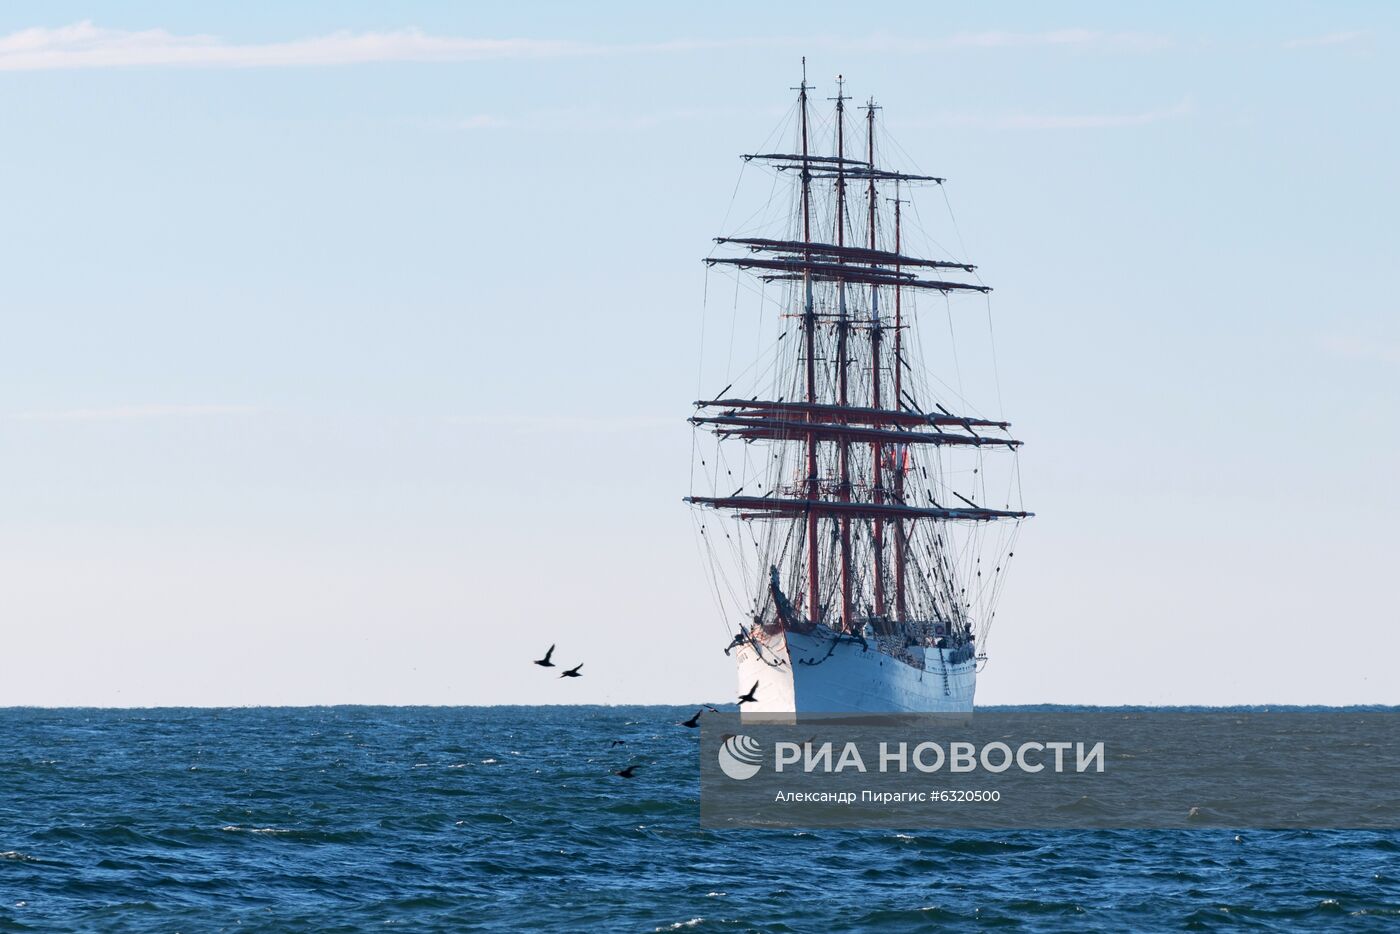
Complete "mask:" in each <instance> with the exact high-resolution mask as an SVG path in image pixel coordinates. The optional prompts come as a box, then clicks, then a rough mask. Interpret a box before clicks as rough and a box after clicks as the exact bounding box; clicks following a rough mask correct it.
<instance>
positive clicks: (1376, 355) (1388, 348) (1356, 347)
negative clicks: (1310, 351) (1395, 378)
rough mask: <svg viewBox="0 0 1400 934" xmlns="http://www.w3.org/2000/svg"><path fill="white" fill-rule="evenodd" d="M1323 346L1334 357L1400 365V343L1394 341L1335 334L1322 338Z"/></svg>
mask: <svg viewBox="0 0 1400 934" xmlns="http://www.w3.org/2000/svg"><path fill="white" fill-rule="evenodd" d="M1322 347H1323V349H1324V350H1326V351H1327V352H1328V353H1330V354H1332V355H1333V356H1334V357H1342V358H1343V359H1346V360H1369V361H1371V362H1372V363H1390V364H1396V365H1400V343H1395V342H1393V341H1384V340H1363V339H1362V338H1359V337H1346V336H1341V335H1336V334H1334V335H1331V336H1328V337H1324V338H1323V339H1322Z"/></svg>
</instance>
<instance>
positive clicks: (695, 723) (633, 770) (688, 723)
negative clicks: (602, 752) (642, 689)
mask: <svg viewBox="0 0 1400 934" xmlns="http://www.w3.org/2000/svg"><path fill="white" fill-rule="evenodd" d="M555 648H556V646H554V645H551V646H550V647H549V651H547V652H545V653H544V658H537V659H535V664H536V665H539V666H540V667H541V668H557V667H559V666H558V665H555V664H554V649H555ZM582 667H583V662H579V663H578V664H577V665H575V666H574V667H572V668H567V669H565V670H564V671H563V672H561V673H560V675H559V677H561V678H582V677H583V675H582V674H580V673H579V669H580V668H582ZM757 700H758V682H757V681H755V682H754V683H753V687H751V688H749V690H748V693H746V694H741V695H739V706H740V707H742V706H744V705H745V704H752V703H754V702H755V701H757ZM707 710H708V711H711V712H712V713H719V708H718V707H714V706H711V705H710V704H705V705H703V706H702V707H701V708H700V709H699V710H697V711H695V715H694V716H693V717H691V718H690V719H689V720H679V721H677V722H676V726H683V727H686V728H687V729H691V730H693V729H696V728H697V727H699V726H700V716H701V715H702V714H703V713H704V712H705V711H707ZM626 745H627V740H625V739H615V740H613V741H612V743H611V744H609V746H608V748H609V749H615V748H617V747H618V746H626ZM613 774H614V775H619V776H621V777H622V778H636V776H637V765H636V763H633V764H632V765H629V766H627V768H625V769H618V770H617V771H615V772H613Z"/></svg>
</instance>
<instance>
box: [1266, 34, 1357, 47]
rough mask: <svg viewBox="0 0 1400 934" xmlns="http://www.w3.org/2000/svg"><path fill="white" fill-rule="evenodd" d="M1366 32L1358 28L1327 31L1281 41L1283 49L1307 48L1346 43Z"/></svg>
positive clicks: (1353, 40)
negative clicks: (1345, 30)
mask: <svg viewBox="0 0 1400 934" xmlns="http://www.w3.org/2000/svg"><path fill="white" fill-rule="evenodd" d="M1365 35H1366V33H1364V32H1362V31H1361V30H1359V29H1354V30H1350V31H1347V32H1329V33H1327V34H1326V35H1323V36H1304V37H1302V38H1299V39H1289V40H1287V41H1286V42H1284V43H1283V47H1284V48H1285V49H1309V48H1316V47H1318V46H1326V45H1346V44H1347V43H1349V42H1355V41H1356V40H1357V39H1360V38H1362V37H1363V36H1365Z"/></svg>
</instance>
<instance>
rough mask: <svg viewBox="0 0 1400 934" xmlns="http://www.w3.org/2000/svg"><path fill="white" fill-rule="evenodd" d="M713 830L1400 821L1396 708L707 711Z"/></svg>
mask: <svg viewBox="0 0 1400 934" xmlns="http://www.w3.org/2000/svg"><path fill="white" fill-rule="evenodd" d="M702 726H703V729H702V736H701V747H702V748H701V756H700V766H701V801H700V803H701V819H702V823H704V824H705V825H706V826H712V827H736V826H767V827H772V826H793V827H809V826H829V827H867V826H868V827H900V828H908V827H920V826H936V827H1002V828H1013V827H1025V828H1037V827H1193V826H1197V827H1198V826H1229V827H1237V828H1244V827H1357V828H1367V827H1374V828H1394V827H1400V789H1397V786H1396V783H1395V782H1394V779H1393V776H1394V775H1395V774H1400V730H1398V729H1397V728H1400V712H1397V711H1394V710H1389V711H1366V712H1359V713H1358V712H1349V711H1339V712H1328V713H1316V712H1297V711H1284V712H1270V713H1261V712H1257V711H1205V712H1180V711H1171V712H1152V711H1141V710H1138V711H1103V710H1096V711H1076V712H1062V711H1050V712H1047V711H1005V710H991V711H979V712H977V713H976V714H975V715H973V716H971V717H969V716H968V715H966V714H962V715H952V716H950V715H938V714H930V715H917V716H909V715H905V716H898V717H864V718H862V719H860V720H859V721H852V720H851V719H849V718H842V717H821V716H805V717H802V718H800V719H798V720H797V721H796V722H791V721H789V722H764V721H762V720H742V719H741V718H740V717H739V716H738V715H734V714H724V715H711V716H708V717H707V718H706V719H705V720H703V721H702Z"/></svg>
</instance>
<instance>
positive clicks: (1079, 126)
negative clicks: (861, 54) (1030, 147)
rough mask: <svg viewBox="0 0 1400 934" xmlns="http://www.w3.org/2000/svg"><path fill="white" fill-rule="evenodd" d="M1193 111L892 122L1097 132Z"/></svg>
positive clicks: (1186, 107)
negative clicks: (1097, 130)
mask: <svg viewBox="0 0 1400 934" xmlns="http://www.w3.org/2000/svg"><path fill="white" fill-rule="evenodd" d="M1194 112H1195V105H1194V104H1192V102H1191V101H1190V100H1189V99H1183V100H1182V101H1180V102H1179V103H1177V104H1175V105H1174V106H1172V107H1167V108H1164V109H1160V110H1144V111H1137V112H1134V113H1110V114H1093V113H1078V114H1032V113H1010V114H944V115H941V116H935V117H931V118H929V119H927V120H900V121H892V123H893V124H894V125H896V126H902V127H914V126H936V127H948V126H958V127H971V128H974V129H982V130H1096V129H1114V128H1121V127H1138V126H1147V125H1149V124H1153V123H1162V122H1164V121H1168V120H1177V119H1180V118H1182V117H1185V116H1188V115H1190V114H1192V113H1194Z"/></svg>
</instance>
